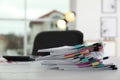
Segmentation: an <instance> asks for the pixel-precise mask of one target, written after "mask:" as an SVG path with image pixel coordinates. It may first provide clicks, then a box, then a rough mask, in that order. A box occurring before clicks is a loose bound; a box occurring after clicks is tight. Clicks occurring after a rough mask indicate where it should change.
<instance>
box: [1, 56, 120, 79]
mask: <svg viewBox="0 0 120 80" xmlns="http://www.w3.org/2000/svg"><path fill="white" fill-rule="evenodd" d="M111 61H112V62H114V63H115V64H116V65H117V66H118V67H119V68H120V58H115V59H111ZM111 61H110V62H111ZM108 62H109V61H108ZM0 80H120V69H118V70H96V69H95V70H93V69H91V70H90V69H87V70H79V71H60V70H46V69H43V68H41V65H40V62H37V61H36V62H28V63H24V62H23V63H0Z"/></svg>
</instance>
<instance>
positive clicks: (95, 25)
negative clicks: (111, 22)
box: [76, 0, 101, 40]
mask: <svg viewBox="0 0 120 80" xmlns="http://www.w3.org/2000/svg"><path fill="white" fill-rule="evenodd" d="M100 3H101V2H100V0H77V5H76V6H77V11H76V14H77V20H76V26H77V27H76V29H78V30H80V31H82V32H83V33H84V35H85V36H84V39H85V40H86V39H87V40H88V39H89V40H90V39H92V40H93V39H99V38H100V15H101V14H100V13H101V9H100V8H101V7H100Z"/></svg>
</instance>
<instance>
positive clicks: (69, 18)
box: [57, 11, 75, 30]
mask: <svg viewBox="0 0 120 80" xmlns="http://www.w3.org/2000/svg"><path fill="white" fill-rule="evenodd" d="M74 21H75V12H73V11H69V12H67V13H66V14H65V16H64V19H60V20H58V21H57V26H58V28H60V29H62V30H68V25H67V24H68V23H70V22H74Z"/></svg>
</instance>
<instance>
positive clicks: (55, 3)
mask: <svg viewBox="0 0 120 80" xmlns="http://www.w3.org/2000/svg"><path fill="white" fill-rule="evenodd" d="M109 2H110V3H108V2H107V1H106V2H105V4H104V1H103V0H0V55H31V51H32V47H33V42H34V38H35V36H36V34H37V33H39V32H43V31H54V30H55V31H59V30H65V29H60V28H58V27H57V25H56V22H57V20H59V19H64V15H65V13H66V12H68V11H74V12H75V13H76V20H75V21H74V22H72V23H70V24H69V25H68V28H69V30H80V31H82V32H83V33H84V40H85V42H86V43H94V42H98V41H103V42H104V45H105V49H104V52H105V53H106V55H110V56H120V54H119V52H120V50H119V46H120V41H119V40H120V39H119V38H120V36H119V33H120V31H119V29H120V28H119V26H120V25H119V24H120V21H119V18H120V6H119V5H120V0H110V1H109ZM106 4H107V5H108V7H107V8H106ZM109 6H112V7H110V8H109ZM104 7H105V9H104ZM111 20H113V21H112V22H114V23H112V24H109V23H108V22H109V21H111ZM107 21H108V22H107ZM104 22H105V23H104ZM106 22H107V23H106ZM103 24H107V25H113V26H114V27H115V28H113V30H114V31H110V32H109V30H108V34H114V33H116V34H114V35H112V36H111V35H107V29H108V28H109V27H106V25H105V29H104V28H103ZM110 30H111V29H110ZM105 32H106V34H104V33H105ZM112 32H113V33H112ZM39 45H40V44H39Z"/></svg>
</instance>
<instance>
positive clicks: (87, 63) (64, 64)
mask: <svg viewBox="0 0 120 80" xmlns="http://www.w3.org/2000/svg"><path fill="white" fill-rule="evenodd" d="M101 50H102V45H101V43H96V44H92V45H87V46H86V45H75V46H62V47H56V48H49V49H40V50H38V52H50V55H48V56H44V57H38V58H36V60H37V61H39V60H40V61H41V65H43V66H45V67H47V68H49V69H59V70H81V69H83V68H100V69H103V68H104V69H105V68H108V69H113V70H114V69H117V67H116V66H115V65H113V64H110V65H105V64H103V59H107V58H108V57H104V58H102V57H101V52H100V51H101ZM111 66H112V67H111Z"/></svg>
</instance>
